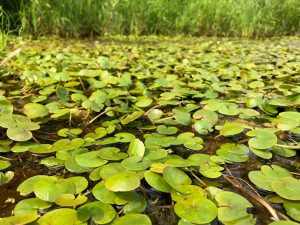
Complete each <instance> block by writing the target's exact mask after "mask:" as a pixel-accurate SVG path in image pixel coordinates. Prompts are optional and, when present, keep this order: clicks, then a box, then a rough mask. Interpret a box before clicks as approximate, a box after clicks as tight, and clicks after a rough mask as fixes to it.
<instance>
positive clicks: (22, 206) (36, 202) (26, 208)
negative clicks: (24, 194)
mask: <svg viewBox="0 0 300 225" xmlns="http://www.w3.org/2000/svg"><path fill="white" fill-rule="evenodd" d="M51 206H52V203H50V202H46V201H43V200H41V199H38V198H28V199H24V200H21V201H20V202H18V204H17V205H16V206H15V208H14V214H15V215H26V214H36V215H37V213H38V210H39V209H47V208H49V207H51Z"/></svg>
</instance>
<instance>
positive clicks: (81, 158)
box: [75, 150, 108, 168]
mask: <svg viewBox="0 0 300 225" xmlns="http://www.w3.org/2000/svg"><path fill="white" fill-rule="evenodd" d="M100 151H101V150H100ZM75 161H76V162H77V163H78V165H80V166H82V167H87V168H94V167H99V166H102V165H104V164H106V163H107V162H108V161H107V160H105V159H102V158H101V157H100V156H99V151H92V152H86V153H82V154H78V155H76V156H75Z"/></svg>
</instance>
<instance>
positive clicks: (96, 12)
mask: <svg viewBox="0 0 300 225" xmlns="http://www.w3.org/2000/svg"><path fill="white" fill-rule="evenodd" d="M4 1H9V2H11V3H10V4H15V6H14V7H11V8H15V9H17V10H11V11H10V12H9V13H10V14H13V16H11V18H13V20H14V27H13V28H15V27H18V30H19V31H20V32H21V33H25V34H35V35H45V34H59V35H62V36H84V35H93V34H100V35H114V34H123V35H127V34H133V35H147V34H161V35H177V34H185V35H196V36H198V35H218V36H241V37H257V36H273V35H295V34H299V33H300V0H4ZM16 11H17V12H16Z"/></svg>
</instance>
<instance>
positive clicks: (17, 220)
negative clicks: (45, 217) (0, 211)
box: [0, 214, 38, 225]
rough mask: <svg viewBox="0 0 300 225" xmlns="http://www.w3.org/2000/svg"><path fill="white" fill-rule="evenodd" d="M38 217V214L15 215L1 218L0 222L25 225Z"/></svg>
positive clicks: (10, 224) (5, 224)
mask: <svg viewBox="0 0 300 225" xmlns="http://www.w3.org/2000/svg"><path fill="white" fill-rule="evenodd" d="M37 218H38V215H36V214H24V215H15V216H11V217H6V218H0V223H1V224H3V225H14V224H18V225H25V224H29V223H31V222H34V221H35V220H36V219H37Z"/></svg>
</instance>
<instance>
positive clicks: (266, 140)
mask: <svg viewBox="0 0 300 225" xmlns="http://www.w3.org/2000/svg"><path fill="white" fill-rule="evenodd" d="M247 135H248V136H250V137H254V138H251V139H250V140H249V141H248V144H249V146H250V147H253V148H256V149H266V148H271V147H273V146H274V145H275V144H276V143H277V136H276V135H275V134H274V133H273V132H272V131H270V130H267V129H261V128H257V129H255V130H252V131H249V132H248V133H247Z"/></svg>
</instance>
